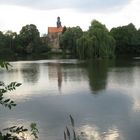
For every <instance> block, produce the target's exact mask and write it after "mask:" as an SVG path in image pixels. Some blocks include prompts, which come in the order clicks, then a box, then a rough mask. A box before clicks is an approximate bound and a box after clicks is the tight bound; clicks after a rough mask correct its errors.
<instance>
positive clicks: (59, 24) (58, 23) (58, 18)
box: [57, 17, 62, 28]
mask: <svg viewBox="0 0 140 140" xmlns="http://www.w3.org/2000/svg"><path fill="white" fill-rule="evenodd" d="M60 27H62V26H61V21H60V17H57V28H60Z"/></svg>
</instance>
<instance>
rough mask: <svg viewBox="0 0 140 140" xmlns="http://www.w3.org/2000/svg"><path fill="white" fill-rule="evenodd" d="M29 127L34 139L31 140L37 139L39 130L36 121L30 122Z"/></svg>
mask: <svg viewBox="0 0 140 140" xmlns="http://www.w3.org/2000/svg"><path fill="white" fill-rule="evenodd" d="M30 128H31V135H32V136H34V139H33V140H36V139H38V133H39V131H38V129H37V125H36V123H31V125H30Z"/></svg>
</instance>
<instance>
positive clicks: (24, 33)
mask: <svg viewBox="0 0 140 140" xmlns="http://www.w3.org/2000/svg"><path fill="white" fill-rule="evenodd" d="M47 51H48V47H47V43H46V42H45V43H43V42H42V39H41V37H40V33H39V31H38V29H37V27H36V26H35V25H34V24H30V25H26V26H23V27H22V29H21V30H20V32H19V34H17V33H16V32H12V31H7V32H5V33H3V32H1V31H0V57H1V58H9V57H10V58H14V57H18V56H25V55H28V54H40V53H43V52H47Z"/></svg>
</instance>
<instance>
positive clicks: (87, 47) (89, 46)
mask: <svg viewBox="0 0 140 140" xmlns="http://www.w3.org/2000/svg"><path fill="white" fill-rule="evenodd" d="M114 51H115V40H114V38H113V37H112V36H111V35H110V34H109V32H108V30H107V28H106V27H105V25H103V24H101V23H100V22H98V21H96V20H93V21H92V23H91V26H90V27H89V30H88V31H87V32H86V33H85V34H83V36H82V37H81V38H80V39H78V40H77V52H78V56H79V58H82V59H85V58H95V57H114Z"/></svg>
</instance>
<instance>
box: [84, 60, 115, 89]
mask: <svg viewBox="0 0 140 140" xmlns="http://www.w3.org/2000/svg"><path fill="white" fill-rule="evenodd" d="M111 63H113V60H112V61H109V60H96V61H89V63H88V67H87V70H88V75H89V85H90V87H91V90H92V91H99V90H104V89H105V88H106V84H107V74H108V67H109V65H110V64H111Z"/></svg>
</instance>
